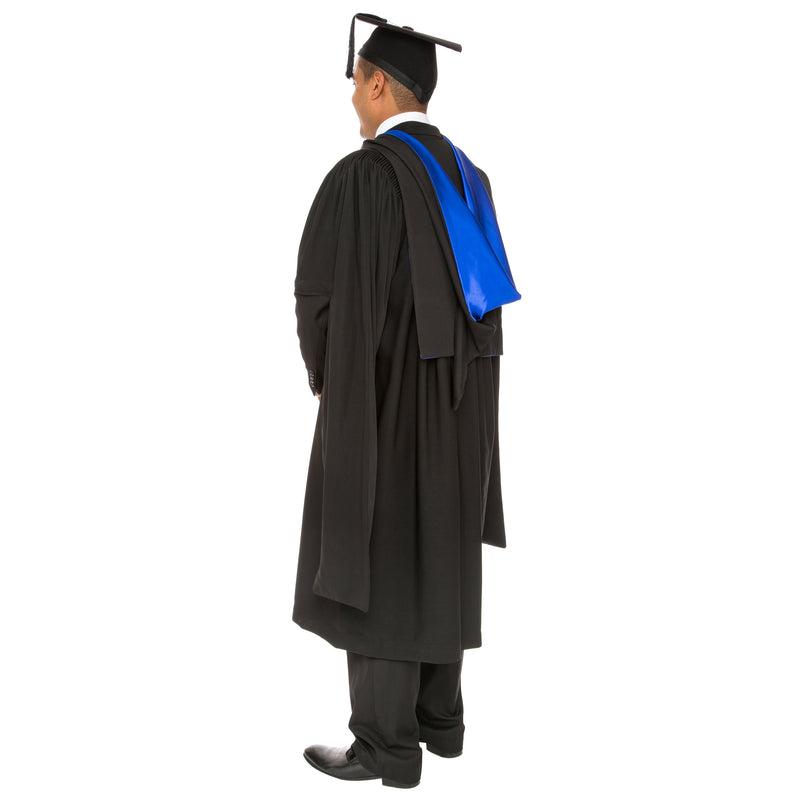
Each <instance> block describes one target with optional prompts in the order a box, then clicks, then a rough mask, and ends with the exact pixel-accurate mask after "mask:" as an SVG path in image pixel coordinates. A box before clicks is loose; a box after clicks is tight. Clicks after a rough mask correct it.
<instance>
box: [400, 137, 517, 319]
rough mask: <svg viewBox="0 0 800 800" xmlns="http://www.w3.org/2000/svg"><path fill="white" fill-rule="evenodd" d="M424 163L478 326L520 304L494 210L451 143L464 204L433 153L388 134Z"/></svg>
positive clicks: (471, 169)
mask: <svg viewBox="0 0 800 800" xmlns="http://www.w3.org/2000/svg"><path fill="white" fill-rule="evenodd" d="M387 133H388V134H390V135H392V136H396V137H397V138H398V139H402V140H403V141H404V142H406V144H408V145H409V146H410V147H411V148H412V149H413V150H414V152H415V153H416V154H417V155H418V156H419V157H420V160H421V161H422V163H423V164H424V165H425V169H426V170H427V172H428V175H429V176H430V179H431V182H432V183H433V188H434V190H435V191H436V197H437V199H438V200H439V206H440V207H441V209H442V216H443V217H444V222H445V225H446V226H447V233H448V235H449V237H450V244H451V245H452V248H453V255H454V256H455V260H456V266H457V268H458V276H459V278H460V280H461V288H462V289H463V291H464V299H465V300H466V303H467V308H468V309H469V312H470V315H471V316H472V318H473V319H474V320H477V321H480V320H481V319H482V318H483V315H484V314H485V313H486V312H487V311H491V310H492V309H493V308H497V307H498V306H501V305H504V304H505V303H513V302H514V301H515V300H519V299H520V298H521V297H522V295H521V294H520V293H519V292H518V291H517V288H516V286H515V285H514V278H513V277H512V275H511V269H510V268H509V266H508V258H507V257H506V251H505V248H504V247H503V240H502V238H501V236H500V228H499V226H498V224H497V217H496V216H495V213H494V205H493V204H492V199H491V197H489V193H488V192H487V191H486V187H485V186H484V185H483V181H482V180H481V176H480V175H479V174H478V171H477V170H476V169H475V166H474V164H473V163H472V162H471V161H470V160H469V159H468V158H467V157H466V155H464V153H463V152H462V151H461V150H460V149H459V148H458V147H456V146H455V145H454V144H453V143H452V142H451V141H450V140H449V139H448V138H447V137H445V140H446V141H447V143H448V144H449V145H450V147H451V148H452V149H453V153H454V154H455V157H456V161H457V162H458V169H459V171H460V172H461V178H462V180H463V182H464V194H465V196H466V201H465V200H464V198H463V197H461V194H460V192H459V191H458V189H456V187H455V186H454V185H453V182H452V181H451V180H450V178H449V177H448V176H447V173H446V172H445V171H444V170H443V169H442V167H441V165H440V164H439V162H438V161H437V160H436V159H435V158H434V157H433V155H431V153H430V151H429V150H428V149H427V148H426V147H425V146H424V145H423V144H422V143H420V142H419V141H418V140H417V139H415V138H414V137H413V136H409V134H407V133H405V132H403V131H398V130H390V131H387Z"/></svg>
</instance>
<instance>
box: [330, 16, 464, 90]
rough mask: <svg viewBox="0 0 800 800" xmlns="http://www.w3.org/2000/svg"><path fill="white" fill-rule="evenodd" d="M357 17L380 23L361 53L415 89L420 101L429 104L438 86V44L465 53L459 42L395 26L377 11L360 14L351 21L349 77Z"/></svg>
mask: <svg viewBox="0 0 800 800" xmlns="http://www.w3.org/2000/svg"><path fill="white" fill-rule="evenodd" d="M357 19H360V20H362V21H363V22H369V23H370V24H371V25H375V26H376V28H375V30H374V31H373V32H372V35H371V36H370V37H369V39H367V41H366V42H364V45H363V47H362V48H361V49H360V50H359V51H358V54H359V55H360V56H363V57H364V58H365V59H366V60H367V61H370V62H371V63H373V64H374V65H375V66H376V67H379V68H380V69H382V70H384V71H385V72H388V73H389V75H391V76H392V77H393V78H396V79H397V80H398V81H400V83H402V84H403V86H407V87H408V88H409V89H411V91H412V92H414V95H415V96H416V98H417V99H418V100H419V101H420V103H426V102H427V101H428V100H429V99H430V97H431V95H432V94H433V90H434V89H435V88H436V78H437V75H438V73H437V69H436V45H437V44H438V45H441V46H442V47H449V48H450V49H451V50H456V51H458V52H459V53H460V52H461V45H460V44H456V42H448V41H447V40H446V39H439V38H438V37H436V36H429V35H428V34H427V33H418V32H417V31H415V30H414V29H413V28H409V27H406V26H403V27H400V26H399V25H392V24H390V23H389V22H387V21H386V20H385V19H383V18H382V17H376V16H375V15H374V14H356V15H355V16H354V17H353V20H352V22H351V23H350V50H349V53H348V58H347V72H346V73H345V75H346V76H347V77H348V78H352V77H353V61H354V60H355V53H354V51H355V38H354V37H355V26H356V20H357Z"/></svg>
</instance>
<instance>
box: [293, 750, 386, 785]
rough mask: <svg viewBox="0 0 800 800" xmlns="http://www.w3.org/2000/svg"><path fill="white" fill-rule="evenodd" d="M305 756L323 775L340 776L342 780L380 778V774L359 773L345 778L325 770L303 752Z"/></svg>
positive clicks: (371, 779) (372, 779)
mask: <svg viewBox="0 0 800 800" xmlns="http://www.w3.org/2000/svg"><path fill="white" fill-rule="evenodd" d="M303 758H304V759H305V760H306V761H307V762H308V763H309V764H311V766H312V767H314V769H316V770H319V771H320V772H321V773H322V774H323V775H329V776H330V777H331V778H338V779H339V780H340V781H374V780H375V779H376V778H380V775H359V776H358V777H352V778H344V777H342V776H341V775H334V774H333V773H332V772H328V771H327V770H324V769H323V768H322V767H321V766H320V765H319V764H315V763H314V762H313V761H312V760H311V759H310V758H309V757H308V756H307V755H306V754H305V753H303Z"/></svg>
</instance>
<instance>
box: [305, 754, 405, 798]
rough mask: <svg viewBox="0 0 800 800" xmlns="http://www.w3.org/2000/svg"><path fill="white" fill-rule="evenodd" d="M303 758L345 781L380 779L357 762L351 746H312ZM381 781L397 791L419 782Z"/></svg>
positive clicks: (385, 779) (388, 779)
mask: <svg viewBox="0 0 800 800" xmlns="http://www.w3.org/2000/svg"><path fill="white" fill-rule="evenodd" d="M303 756H304V757H305V760H306V761H308V763H309V764H311V766H312V767H314V769H318V770H319V771H320V772H324V773H325V774H326V775H332V776H333V777H334V778H341V779H342V780H345V781H368V780H370V779H373V778H380V777H381V776H380V775H376V774H375V773H374V772H370V771H369V770H368V769H367V768H366V767H365V766H364V765H363V764H362V763H361V762H360V761H359V760H358V758H357V757H356V754H355V753H354V752H353V747H352V745H351V746H350V747H328V746H327V745H324V744H312V745H311V746H310V747H306V749H305V750H304V751H303ZM381 780H382V782H383V785H384V786H394V787H397V788H398V789H413V788H414V787H415V786H417V785H418V784H419V781H417V782H416V783H400V782H399V781H395V780H392V779H391V778H382V779H381Z"/></svg>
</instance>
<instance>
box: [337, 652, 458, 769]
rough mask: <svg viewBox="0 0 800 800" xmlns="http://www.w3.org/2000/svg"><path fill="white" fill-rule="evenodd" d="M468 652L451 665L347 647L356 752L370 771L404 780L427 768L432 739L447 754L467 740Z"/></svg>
mask: <svg viewBox="0 0 800 800" xmlns="http://www.w3.org/2000/svg"><path fill="white" fill-rule="evenodd" d="M463 655H464V654H463V653H462V654H461V657H460V658H459V659H458V661H456V662H453V663H450V664H430V663H426V662H422V663H420V662H415V661H396V660H391V659H381V658H371V657H370V656H365V655H362V654H360V653H354V652H352V651H348V652H347V672H348V680H349V684H350V708H351V710H352V714H351V716H350V721H349V728H350V730H351V731H352V733H353V735H354V736H355V741H354V742H353V744H352V748H353V752H354V753H355V754H356V756H357V757H358V760H359V761H360V762H361V763H362V764H363V765H364V766H365V767H366V768H367V769H368V770H370V772H374V773H375V774H376V775H380V776H381V777H384V778H392V779H394V780H397V781H402V782H403V783H414V782H416V781H418V780H419V779H420V776H421V773H422V749H421V748H420V746H419V742H427V743H429V744H430V745H432V746H433V747H436V748H438V749H439V750H442V751H444V752H446V753H457V752H459V751H460V750H461V749H462V747H463V744H464V731H465V726H464V702H463V698H462V694H461V670H462V664H463Z"/></svg>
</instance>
